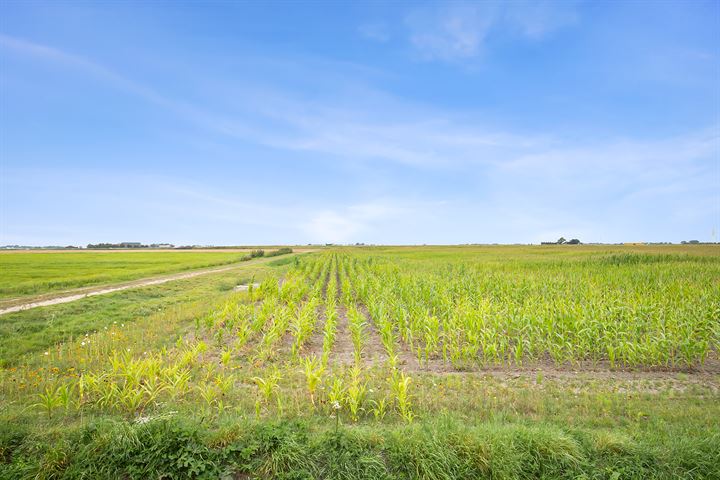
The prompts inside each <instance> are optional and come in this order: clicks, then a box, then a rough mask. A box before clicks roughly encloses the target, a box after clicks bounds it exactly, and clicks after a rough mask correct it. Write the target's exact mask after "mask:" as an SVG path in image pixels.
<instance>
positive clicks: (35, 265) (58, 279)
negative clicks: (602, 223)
mask: <svg viewBox="0 0 720 480" xmlns="http://www.w3.org/2000/svg"><path fill="white" fill-rule="evenodd" d="M243 255H244V253H242V252H238V251H233V252H196V251H183V252H133V251H121V252H115V251H105V252H60V253H58V252H52V253H49V252H48V253H45V252H43V253H37V252H2V253H0V271H2V272H3V274H2V276H1V277H0V299H8V298H15V297H22V296H28V295H39V294H44V293H52V292H57V291H59V290H66V289H70V288H77V287H86V286H92V285H102V284H108V283H113V282H120V281H126V280H135V279H138V278H145V277H149V276H152V275H159V274H164V273H174V272H179V271H182V270H191V269H195V268H202V267H211V266H215V265H224V264H228V263H234V262H238V261H240V259H241V258H242V257H243Z"/></svg>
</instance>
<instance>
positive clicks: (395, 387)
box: [390, 370, 415, 423]
mask: <svg viewBox="0 0 720 480" xmlns="http://www.w3.org/2000/svg"><path fill="white" fill-rule="evenodd" d="M410 382H411V378H410V377H408V376H405V373H403V372H400V371H398V370H395V371H394V372H393V374H392V376H391V377H390V390H391V391H392V393H393V395H394V396H395V403H396V406H397V410H398V412H399V413H400V416H401V417H402V418H403V420H405V421H406V422H407V423H412V421H413V419H414V418H415V414H414V413H413V411H412V405H411V399H410Z"/></svg>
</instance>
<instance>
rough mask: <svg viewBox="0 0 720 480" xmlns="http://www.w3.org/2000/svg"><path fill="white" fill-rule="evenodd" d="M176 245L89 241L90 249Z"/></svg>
mask: <svg viewBox="0 0 720 480" xmlns="http://www.w3.org/2000/svg"><path fill="white" fill-rule="evenodd" d="M174 247H175V245H173V244H171V243H153V244H150V245H143V244H142V243H140V242H120V243H89V244H88V246H87V248H89V249H103V248H105V249H107V248H174Z"/></svg>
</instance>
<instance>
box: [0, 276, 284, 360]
mask: <svg viewBox="0 0 720 480" xmlns="http://www.w3.org/2000/svg"><path fill="white" fill-rule="evenodd" d="M280 267H281V266H280ZM268 271H276V272H280V271H282V268H279V266H266V265H265V264H250V265H247V266H245V267H239V268H238V269H233V270H232V271H225V272H221V273H216V274H207V275H203V276H201V277H195V278H190V279H185V280H177V281H173V282H168V283H165V284H162V285H156V286H148V287H142V288H137V289H132V290H125V291H121V292H117V293H110V294H107V295H99V296H95V297H88V298H84V299H81V300H77V301H75V302H70V303H65V304H59V305H54V306H49V307H42V308H34V309H30V310H25V311H21V312H17V313H11V314H7V315H3V316H2V317H0V366H3V365H4V366H7V365H12V364H15V363H17V362H18V361H19V360H20V359H21V358H22V357H23V356H24V355H26V354H29V353H33V352H42V351H43V350H46V349H48V348H49V347H51V346H52V345H54V344H56V343H58V342H61V341H66V340H67V341H71V340H72V339H73V337H79V336H82V335H85V334H86V333H92V332H94V331H97V330H101V329H103V328H106V327H110V326H111V325H113V324H122V323H130V322H133V321H135V320H136V319H138V318H144V317H148V316H151V315H153V314H158V313H161V314H162V313H164V312H167V313H168V314H171V315H174V316H176V317H179V318H181V319H183V320H186V321H190V320H192V319H193V318H194V317H195V316H197V315H200V314H201V312H204V311H207V309H209V308H211V306H213V305H214V304H215V303H217V301H218V300H219V299H220V298H222V297H224V296H227V295H228V294H229V293H230V292H231V291H232V288H233V287H234V286H235V285H238V284H241V283H247V282H248V281H250V279H251V278H256V279H261V278H263V277H264V275H265V274H266V273H267V272H268ZM165 323H166V324H167V321H166V322H165Z"/></svg>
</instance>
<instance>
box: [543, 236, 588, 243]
mask: <svg viewBox="0 0 720 480" xmlns="http://www.w3.org/2000/svg"><path fill="white" fill-rule="evenodd" d="M581 243H582V242H581V241H580V240H578V239H577V238H573V239H571V240H565V237H560V238H558V239H557V241H556V242H540V245H580V244H581Z"/></svg>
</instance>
